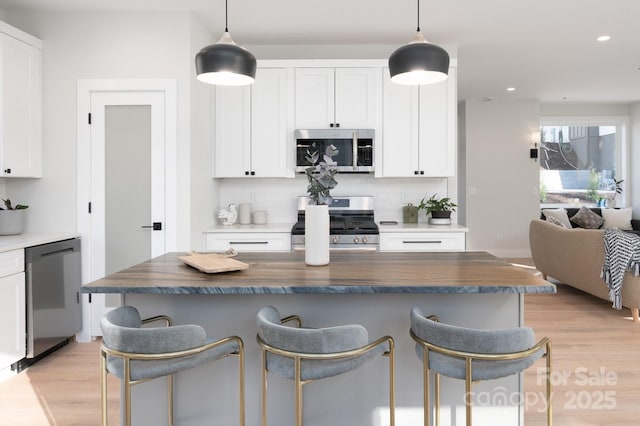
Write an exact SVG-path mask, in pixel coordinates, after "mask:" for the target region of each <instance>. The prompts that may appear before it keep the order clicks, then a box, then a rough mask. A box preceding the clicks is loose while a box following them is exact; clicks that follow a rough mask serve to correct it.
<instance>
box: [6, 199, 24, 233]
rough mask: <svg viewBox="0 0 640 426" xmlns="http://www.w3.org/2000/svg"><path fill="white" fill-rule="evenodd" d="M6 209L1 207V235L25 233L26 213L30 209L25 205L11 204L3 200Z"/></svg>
mask: <svg viewBox="0 0 640 426" xmlns="http://www.w3.org/2000/svg"><path fill="white" fill-rule="evenodd" d="M2 201H4V207H1V206H0V235H18V234H22V232H23V231H24V211H25V210H26V209H27V208H29V206H25V205H23V204H16V205H15V206H14V205H13V204H12V203H11V200H9V199H8V198H7V199H3V200H2Z"/></svg>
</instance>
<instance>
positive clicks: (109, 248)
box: [90, 92, 166, 336]
mask: <svg viewBox="0 0 640 426" xmlns="http://www.w3.org/2000/svg"><path fill="white" fill-rule="evenodd" d="M164 117H165V111H164V99H163V94H162V93H159V92H95V93H92V94H91V130H90V132H91V184H90V188H91V215H90V218H91V241H90V250H91V265H90V268H91V279H92V280H95V279H99V278H101V277H104V276H105V275H108V274H111V273H114V272H117V271H119V270H122V269H124V268H127V267H129V266H132V265H135V264H137V263H140V262H143V261H145V260H148V259H150V258H152V257H155V256H159V255H161V254H164V253H165V252H166V247H165V240H166V237H165V228H166V226H165V136H164V135H165V131H164V129H165V123H164ZM91 302H92V303H91V324H92V325H91V334H92V335H93V336H96V335H100V334H101V333H100V319H101V318H102V316H103V315H104V314H105V313H106V312H107V311H108V310H110V309H112V308H113V307H116V306H119V304H120V297H119V296H114V295H107V296H106V297H105V296H103V295H93V296H92V301H91Z"/></svg>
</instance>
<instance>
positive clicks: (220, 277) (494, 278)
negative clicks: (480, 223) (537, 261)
mask: <svg viewBox="0 0 640 426" xmlns="http://www.w3.org/2000/svg"><path fill="white" fill-rule="evenodd" d="M184 255H185V253H168V254H165V255H162V256H159V257H156V258H154V259H151V260H148V261H146V262H143V263H141V264H138V265H135V266H132V267H130V268H127V269H125V270H123V271H120V272H116V273H114V274H112V275H109V276H107V277H105V278H102V279H100V280H97V281H94V282H92V283H89V284H86V285H84V286H83V288H82V292H83V293H121V294H135V293H137V294H141V293H148V294H377V293H384V294H407V293H416V294H425V293H441V294H447V293H448V294H455V293H460V294H481V293H555V292H556V287H555V285H553V284H551V283H549V282H547V281H545V280H543V279H541V278H539V277H536V276H534V275H532V274H530V273H528V272H526V271H524V270H522V269H520V268H518V267H515V266H513V265H511V264H509V263H507V262H505V261H503V260H500V259H498V258H496V257H494V256H492V255H490V254H488V253H485V252H457V253H384V252H373V253H372V252H331V262H330V264H329V265H326V266H307V265H306V264H305V262H304V253H302V252H292V253H240V254H239V255H238V256H237V257H235V259H237V260H238V261H241V262H245V263H248V264H249V268H248V269H245V270H241V271H233V272H224V273H215V274H208V273H204V272H200V271H198V270H196V269H195V268H193V267H191V266H187V265H185V264H184V263H183V262H181V261H180V260H179V257H180V256H184Z"/></svg>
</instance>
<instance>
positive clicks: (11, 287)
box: [0, 272, 26, 370]
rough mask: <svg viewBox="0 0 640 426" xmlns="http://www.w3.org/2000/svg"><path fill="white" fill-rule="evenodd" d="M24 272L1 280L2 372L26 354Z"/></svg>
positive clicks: (0, 351)
mask: <svg viewBox="0 0 640 426" xmlns="http://www.w3.org/2000/svg"><path fill="white" fill-rule="evenodd" d="M25 311H26V304H25V280H24V272H21V273H18V274H14V275H9V276H7V277H4V278H0V370H2V369H4V368H7V367H9V366H10V365H11V364H13V363H15V362H17V361H19V360H21V359H22V358H24V357H25V354H26V324H25V322H26V312H25Z"/></svg>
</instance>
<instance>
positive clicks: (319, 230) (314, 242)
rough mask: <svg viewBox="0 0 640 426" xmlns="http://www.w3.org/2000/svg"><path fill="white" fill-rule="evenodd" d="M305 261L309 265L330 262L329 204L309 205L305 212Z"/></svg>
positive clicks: (320, 264)
mask: <svg viewBox="0 0 640 426" xmlns="http://www.w3.org/2000/svg"><path fill="white" fill-rule="evenodd" d="M304 250H305V251H304V261H305V262H306V264H307V265H311V266H322V265H327V264H329V206H326V205H320V206H317V205H315V204H313V205H308V206H307V207H306V210H305V214H304Z"/></svg>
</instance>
